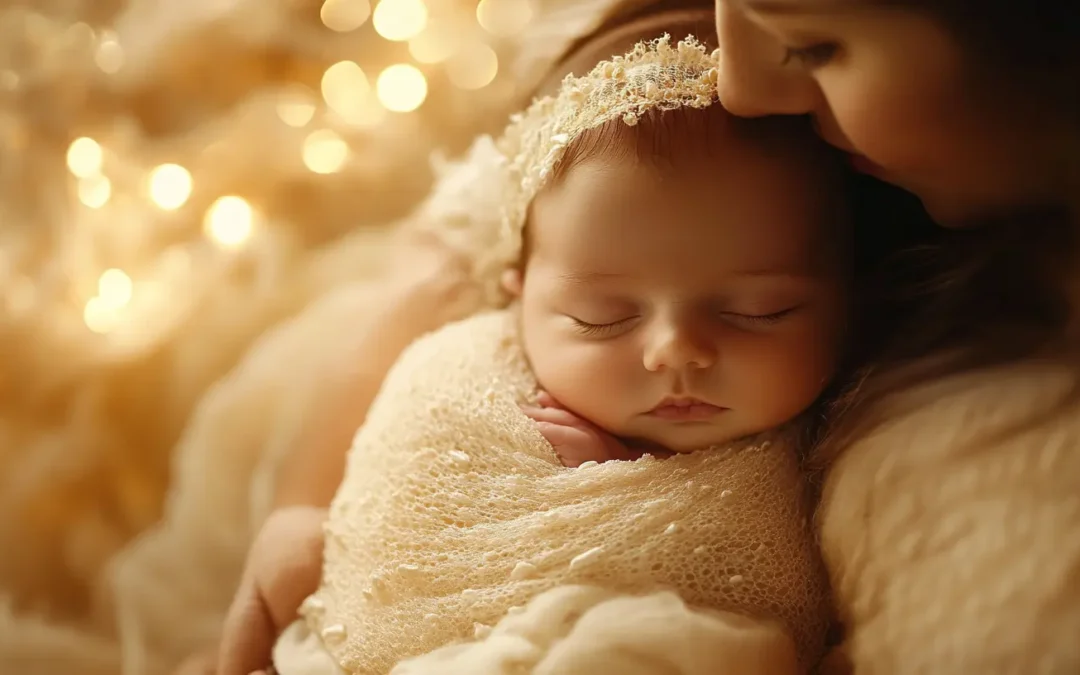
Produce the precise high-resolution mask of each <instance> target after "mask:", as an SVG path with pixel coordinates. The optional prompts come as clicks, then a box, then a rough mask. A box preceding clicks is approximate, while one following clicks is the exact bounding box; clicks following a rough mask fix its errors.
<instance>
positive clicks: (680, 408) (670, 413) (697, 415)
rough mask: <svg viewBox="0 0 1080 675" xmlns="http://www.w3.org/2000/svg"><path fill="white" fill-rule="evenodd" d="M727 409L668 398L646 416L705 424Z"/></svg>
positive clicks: (699, 402)
mask: <svg viewBox="0 0 1080 675" xmlns="http://www.w3.org/2000/svg"><path fill="white" fill-rule="evenodd" d="M726 410H727V408H721V407H720V406H717V405H713V404H711V403H708V402H706V401H702V400H701V399H697V398H688V397H685V396H680V397H674V396H669V397H667V398H665V399H664V400H663V401H660V403H659V405H657V406H656V407H655V408H653V409H652V410H650V411H649V412H648V415H650V416H652V417H656V418H659V419H663V420H670V421H674V422H705V421H708V420H710V419H712V418H714V417H716V416H717V415H719V414H721V413H723V412H725V411H726Z"/></svg>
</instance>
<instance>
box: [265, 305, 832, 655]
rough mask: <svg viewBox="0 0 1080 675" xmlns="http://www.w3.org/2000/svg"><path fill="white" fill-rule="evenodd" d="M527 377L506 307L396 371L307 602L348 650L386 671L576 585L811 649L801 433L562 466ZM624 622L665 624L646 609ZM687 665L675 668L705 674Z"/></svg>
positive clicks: (420, 348) (422, 349)
mask: <svg viewBox="0 0 1080 675" xmlns="http://www.w3.org/2000/svg"><path fill="white" fill-rule="evenodd" d="M534 391H535V381H534V380H533V378H532V375H531V373H530V371H529V369H528V366H527V363H526V361H525V358H524V356H523V354H522V353H521V350H520V347H519V343H518V340H517V336H516V323H515V321H514V320H513V314H512V312H510V311H503V312H495V313H490V314H485V315H481V316H478V317H475V318H473V319H469V320H467V321H464V322H461V323H458V324H454V325H452V326H449V327H447V328H444V329H442V330H441V331H439V332H437V333H435V334H433V335H431V336H429V337H427V338H425V339H423V340H420V341H419V342H417V343H416V344H414V345H413V346H412V347H411V348H410V349H409V350H408V351H407V352H406V354H405V355H403V357H402V358H401V360H400V361H399V362H398V364H397V365H396V366H395V368H394V370H393V371H392V372H391V373H390V375H389V377H388V378H387V380H386V382H385V384H384V388H383V390H382V392H381V393H380V395H379V398H378V399H377V400H376V402H375V404H374V406H373V407H372V409H371V411H370V414H369V417H368V420H367V422H366V423H365V425H364V427H363V428H362V429H361V431H360V433H359V434H358V435H357V438H356V441H355V443H354V447H353V449H352V452H351V454H350V457H349V466H348V470H347V475H346V478H345V481H344V482H343V484H342V486H341V489H340V491H339V493H338V496H337V498H336V499H335V501H334V504H333V506H332V509H331V516H330V521H329V523H328V525H327V528H326V531H327V548H326V562H325V566H324V582H323V587H322V588H321V589H320V591H319V592H318V593H317V594H316V595H315V596H314V597H313V599H312V601H310V602H309V603H308V604H307V606H306V613H307V615H308V617H309V620H310V621H311V623H312V625H313V627H314V628H315V630H316V631H317V632H318V633H319V635H320V636H321V638H322V641H323V642H324V644H325V645H327V647H328V649H329V650H330V651H331V652H332V653H333V654H334V655H335V657H336V660H337V661H338V663H340V664H342V665H343V666H344V667H345V669H346V670H348V671H349V672H352V673H364V674H368V673H380V674H381V673H386V672H387V671H388V670H389V669H390V668H391V667H392V666H393V665H394V664H395V663H396V662H397V661H399V660H400V659H401V658H404V657H407V656H413V655H419V654H423V653H425V652H428V651H430V650H432V649H434V648H437V647H441V646H444V645H446V644H449V643H451V642H454V641H457V640H460V639H463V638H468V637H472V636H474V635H483V634H484V633H485V632H486V631H487V629H488V627H490V626H492V625H493V624H495V623H496V622H497V621H498V620H499V619H500V618H501V617H503V616H504V615H505V614H506V613H507V611H509V610H510V609H511V608H512V607H515V606H520V605H523V604H525V603H526V602H528V601H529V600H530V599H531V598H533V597H536V596H537V595H539V594H541V593H542V592H544V591H547V590H549V589H552V588H555V587H557V586H560V585H564V584H594V585H599V586H602V587H604V588H606V589H608V590H609V591H612V592H617V593H630V594H638V593H648V592H652V591H655V590H658V589H663V588H670V589H674V590H676V591H678V593H679V594H680V595H681V596H682V597H683V598H685V599H686V600H687V602H689V603H690V604H691V605H693V606H698V607H707V608H713V609H722V610H730V611H735V612H740V613H744V614H746V615H748V616H752V617H761V618H774V619H776V620H778V621H780V622H781V623H782V625H783V626H784V627H785V628H786V630H787V631H789V632H790V634H791V636H792V637H793V638H794V640H795V644H797V646H798V648H799V654H800V656H801V657H802V661H803V663H804V664H812V663H815V662H816V660H817V659H818V658H819V657H820V653H821V649H822V645H823V640H824V632H825V628H826V625H827V623H828V620H829V611H828V607H827V589H826V587H825V584H824V580H823V575H822V570H821V567H820V561H819V560H818V556H817V551H816V547H815V543H814V541H813V539H812V537H811V536H810V532H809V529H808V527H807V522H806V521H807V508H806V507H807V505H806V500H805V494H804V490H803V480H802V475H801V473H800V467H799V462H798V459H797V457H796V452H795V447H796V446H795V438H796V434H797V430H787V431H784V432H774V433H769V434H765V435H763V436H761V437H758V438H755V439H750V440H747V441H744V442H740V443H735V444H732V445H731V446H730V447H721V448H712V449H707V450H702V451H700V452H697V453H693V454H690V455H681V456H676V457H674V458H671V459H667V460H664V461H659V460H655V459H653V458H651V457H647V458H645V459H642V460H639V461H637V462H609V463H606V464H602V465H594V466H586V467H582V468H580V469H566V468H564V467H562V466H561V465H559V464H558V462H557V461H556V458H555V456H554V452H553V451H552V449H551V446H550V445H549V444H548V443H547V441H545V440H544V439H543V437H542V436H541V435H540V433H539V431H538V430H537V428H536V425H535V424H534V423H533V422H532V421H531V420H529V419H528V418H527V417H526V416H525V415H524V414H523V413H522V412H521V410H520V409H519V408H518V403H519V402H522V401H525V400H527V399H528V397H529V396H530V395H532V393H533V392H534ZM630 606H637V605H636V604H634V603H631V604H630ZM646 606H648V605H647V603H646V605H643V606H642V607H646ZM597 611H599V610H597ZM625 621H626V625H627V626H636V627H637V628H636V630H639V631H640V630H652V626H653V624H655V621H652V620H650V618H649V612H648V611H642V612H641V613H640V614H634V615H631V616H627V617H626V618H625ZM707 623H708V622H707ZM584 625H588V624H584ZM710 626H711V627H710V628H707V629H702V630H705V631H706V632H709V631H721V632H723V630H725V629H724V628H723V627H717V626H715V625H713V624H711V623H710ZM582 630H592V629H585V628H582ZM673 639H674V638H673ZM489 644H490V643H489ZM609 647H610V645H609ZM624 647H629V645H625V646H624ZM712 648H718V647H717V646H716V645H712V646H703V647H702V649H705V650H708V649H712ZM616 651H617V650H616ZM721 651H724V650H721ZM703 653H704V654H710V653H714V652H709V651H705V652H703ZM725 653H728V652H727V651H725ZM730 653H731V658H732V659H733V660H735V659H742V658H744V657H743V655H742V654H741V653H740V650H738V649H736V650H735V651H732V652H730ZM624 656H625V654H624ZM687 658H691V657H690V656H687ZM278 665H279V668H281V669H282V672H284V673H288V672H289V670H288V664H278ZM688 668H689V669H688V670H678V671H672V672H680V673H682V672H685V673H692V672H699V671H697V670H694V669H693V667H690V666H688ZM538 672H539V671H538ZM650 672H665V671H664V670H662V669H661V670H654V671H650Z"/></svg>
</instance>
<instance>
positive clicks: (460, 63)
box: [446, 42, 499, 90]
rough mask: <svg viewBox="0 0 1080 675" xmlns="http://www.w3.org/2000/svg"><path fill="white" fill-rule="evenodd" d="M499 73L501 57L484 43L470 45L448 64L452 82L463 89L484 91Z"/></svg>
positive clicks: (447, 72)
mask: <svg viewBox="0 0 1080 675" xmlns="http://www.w3.org/2000/svg"><path fill="white" fill-rule="evenodd" d="M498 72H499V57H498V56H496V55H495V50H493V49H492V48H491V47H489V46H487V45H486V44H484V43H482V42H477V43H474V44H471V45H468V46H467V47H465V48H464V49H462V50H461V51H459V52H458V53H457V54H455V55H454V56H453V58H451V59H450V60H449V61H447V63H446V74H447V76H449V78H450V81H451V82H453V83H454V84H455V85H457V86H458V87H461V88H462V89H469V90H472V89H482V88H484V87H486V86H488V85H489V84H491V82H492V81H493V80H494V79H495V76H496V75H497V74H498Z"/></svg>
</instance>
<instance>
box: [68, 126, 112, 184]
mask: <svg viewBox="0 0 1080 675" xmlns="http://www.w3.org/2000/svg"><path fill="white" fill-rule="evenodd" d="M102 161H104V155H103V153H102V151H101V146H100V145H98V142H97V141H95V140H94V139H92V138H87V137H86V136H83V137H82V138H76V139H75V140H74V141H72V142H71V145H70V146H69V147H68V152H67V165H68V169H69V170H70V171H71V173H73V174H75V175H76V176H78V177H79V178H86V177H87V176H93V175H94V174H97V173H98V172H100V171H101V163H102Z"/></svg>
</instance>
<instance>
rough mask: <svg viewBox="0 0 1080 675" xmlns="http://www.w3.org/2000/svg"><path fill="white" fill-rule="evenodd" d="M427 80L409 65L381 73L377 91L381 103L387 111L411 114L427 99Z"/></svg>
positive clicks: (397, 65) (399, 65)
mask: <svg viewBox="0 0 1080 675" xmlns="http://www.w3.org/2000/svg"><path fill="white" fill-rule="evenodd" d="M427 89H428V88H427V80H426V79H425V78H424V74H423V73H421V72H420V71H419V69H417V68H416V66H411V65H409V64H407V63H398V64H395V65H392V66H389V67H388V68H386V70H384V71H382V72H381V73H379V79H378V80H377V81H376V82H375V90H376V92H377V93H378V96H379V101H380V102H381V103H382V104H383V105H384V106H386V109H387V110H392V111H394V112H410V111H412V110H416V109H417V108H419V107H420V106H421V105H422V104H423V103H424V99H426V98H427Z"/></svg>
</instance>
